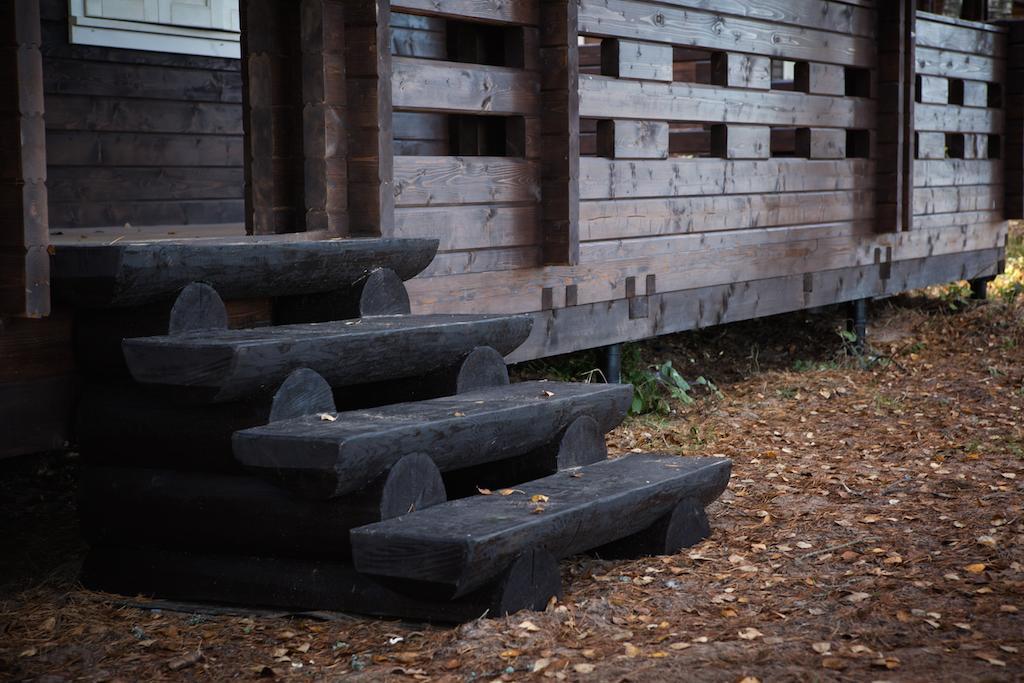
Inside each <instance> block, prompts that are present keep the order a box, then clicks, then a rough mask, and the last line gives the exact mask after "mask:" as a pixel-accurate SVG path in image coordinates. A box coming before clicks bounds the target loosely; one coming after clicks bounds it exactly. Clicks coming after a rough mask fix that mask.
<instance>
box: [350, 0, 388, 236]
mask: <svg viewBox="0 0 1024 683" xmlns="http://www.w3.org/2000/svg"><path fill="white" fill-rule="evenodd" d="M344 4H345V22H346V23H345V49H346V52H345V68H346V70H347V76H348V81H347V86H348V110H349V116H350V118H349V126H348V150H349V158H348V198H349V201H348V208H349V233H350V234H351V235H353V236H356V235H358V236H368V235H390V234H392V233H393V232H394V228H395V193H394V180H393V177H394V141H393V135H392V128H391V126H392V121H391V119H392V99H391V68H392V67H391V44H390V38H391V29H390V26H389V25H390V23H391V7H390V5H391V3H390V2H389V1H388V0H350V1H348V2H345V3H344Z"/></svg>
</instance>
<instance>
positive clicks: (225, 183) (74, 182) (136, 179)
mask: <svg viewBox="0 0 1024 683" xmlns="http://www.w3.org/2000/svg"><path fill="white" fill-rule="evenodd" d="M244 183H245V178H244V173H243V171H242V169H241V168H237V167H231V166H228V167H212V168H211V167H173V166H171V167H156V168H154V167H148V168H147V167H142V166H133V167H128V168H109V167H100V168H94V169H92V170H90V171H89V177H88V182H84V183H83V182H82V171H81V169H77V168H69V167H65V166H54V167H51V168H50V169H49V173H48V177H47V179H46V187H47V191H48V193H49V198H50V202H51V204H52V203H54V202H97V201H116V200H121V201H126V202H136V201H148V200H166V201H173V200H178V199H241V198H242V196H243V186H244Z"/></svg>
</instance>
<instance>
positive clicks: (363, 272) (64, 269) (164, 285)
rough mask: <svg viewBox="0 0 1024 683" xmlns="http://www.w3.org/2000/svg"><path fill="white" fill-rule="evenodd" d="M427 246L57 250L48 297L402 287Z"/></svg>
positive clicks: (211, 244) (422, 261)
mask: <svg viewBox="0 0 1024 683" xmlns="http://www.w3.org/2000/svg"><path fill="white" fill-rule="evenodd" d="M436 250H437V241H436V240H429V239H328V240H317V241H294V240H293V241H284V240H268V239H257V238H238V239H232V240H221V239H218V240H190V241H187V242H186V241H180V242H176V241H159V242H127V241H126V242H119V243H117V244H83V245H77V244H76V245H58V246H56V247H55V248H54V254H53V257H52V259H53V273H54V281H53V291H54V294H55V296H57V297H58V298H59V299H61V300H63V301H65V302H67V303H69V304H71V305H73V306H78V307H88V308H111V307H124V306H138V305H141V304H146V303H150V302H154V301H160V300H168V299H173V298H174V297H175V296H177V294H178V292H179V291H180V290H181V289H182V288H184V287H185V286H187V285H188V284H190V283H192V282H205V283H207V284H209V285H211V286H212V287H213V288H214V289H216V290H217V292H218V293H219V294H220V295H221V297H223V298H224V299H256V298H261V297H282V296H291V295H298V294H308V293H315V292H329V291H332V290H339V289H345V288H347V287H350V286H351V285H352V284H353V283H355V282H356V281H358V280H360V279H361V278H365V277H366V276H367V275H369V274H370V273H371V272H373V271H374V270H378V269H382V268H386V269H390V270H392V271H394V272H395V273H397V274H398V276H399V277H400V278H401V279H402V280H408V279H410V278H412V277H415V276H416V274H417V273H419V272H420V271H422V270H423V269H424V268H426V267H427V265H429V264H430V261H431V260H432V259H433V258H434V253H435V252H436Z"/></svg>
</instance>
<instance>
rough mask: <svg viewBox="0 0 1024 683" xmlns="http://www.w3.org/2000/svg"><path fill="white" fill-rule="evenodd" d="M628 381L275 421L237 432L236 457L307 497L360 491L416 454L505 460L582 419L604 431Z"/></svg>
mask: <svg viewBox="0 0 1024 683" xmlns="http://www.w3.org/2000/svg"><path fill="white" fill-rule="evenodd" d="M631 400H632V387H630V386H628V385H618V384H568V383H563V382H522V383H519V384H513V385H510V386H498V387H491V388H487V389H480V390H476V391H470V392H467V393H464V394H460V395H458V396H453V397H448V398H437V399H432V400H429V401H421V402H418V403H400V404H395V405H391V406H385V407H381V408H376V409H374V410H364V411H352V412H347V413H338V414H332V415H331V417H332V418H334V419H331V420H326V419H324V418H323V417H321V416H319V415H312V416H307V417H301V418H296V419H292V420H285V421H281V422H274V423H272V424H269V425H266V426H263V427H255V428H253V429H247V430H243V431H240V432H238V433H236V434H235V437H234V451H235V457H236V458H237V459H238V460H239V462H241V463H242V464H243V465H245V466H247V467H249V468H253V469H257V470H260V471H264V472H267V473H268V474H273V475H275V476H276V477H277V478H278V479H279V480H280V481H281V483H282V484H284V485H285V486H287V487H288V488H290V489H292V490H293V491H296V492H299V493H301V494H302V495H305V496H312V497H334V496H339V495H344V494H347V493H351V492H353V491H358V490H359V489H361V488H362V487H363V486H365V485H366V484H367V483H368V482H370V481H372V480H373V479H374V478H376V477H378V476H380V474H381V473H382V472H385V471H387V469H388V468H389V467H391V465H392V464H393V463H394V462H396V461H397V460H398V459H399V458H401V457H403V456H405V455H409V454H412V453H421V454H424V455H427V456H429V457H430V458H432V459H433V460H434V462H435V463H436V464H437V466H438V468H439V469H440V470H441V471H450V470H456V469H462V468H466V467H471V466H474V465H480V464H482V463H489V462H495V461H499V460H505V459H507V458H511V457H514V456H517V455H522V454H524V453H527V452H529V451H531V450H533V449H537V448H540V447H542V446H544V445H545V444H548V443H551V442H557V440H558V438H559V436H560V435H561V433H562V432H563V431H564V430H566V429H567V428H569V426H570V425H572V424H573V423H574V421H575V420H577V419H578V418H583V417H589V418H593V419H594V420H595V421H596V422H597V425H598V427H599V429H600V434H604V433H605V432H607V431H610V430H611V429H612V428H614V427H615V426H616V425H617V424H619V422H621V421H622V419H623V418H624V417H625V416H626V411H627V410H628V409H629V404H630V401H631Z"/></svg>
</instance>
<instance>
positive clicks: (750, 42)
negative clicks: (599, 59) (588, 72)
mask: <svg viewBox="0 0 1024 683" xmlns="http://www.w3.org/2000/svg"><path fill="white" fill-rule="evenodd" d="M680 4H684V3H679V2H673V3H671V4H660V3H659V4H654V3H650V2H643V1H642V0H581V1H580V9H579V16H580V33H582V34H586V35H594V36H601V37H617V38H631V39H635V40H648V41H655V42H663V43H672V44H675V45H686V46H692V47H697V48H702V49H707V50H725V51H729V50H731V51H736V52H748V53H752V54H760V55H764V56H771V57H779V58H784V59H791V60H817V59H820V58H822V57H823V56H824V55H827V58H828V60H829V61H833V62H835V63H837V64H845V65H850V66H861V67H871V66H874V64H875V59H876V53H875V51H874V49H873V44H872V41H871V40H870V39H869V38H866V37H860V36H855V35H849V34H846V35H843V34H837V33H832V32H826V31H821V30H818V29H812V28H797V27H789V26H785V25H778V24H772V23H771V22H769V21H762V20H760V19H754V18H747V17H743V16H738V15H732V16H729V15H726V14H724V13H722V12H721V11H720V10H719V9H718V7H717V5H716V6H715V8H714V9H713V10H712V9H708V8H707V5H706V4H704V3H701V6H700V8H695V7H689V8H684V7H680V6H679V5H680ZM737 4H738V3H737ZM815 4H816V5H817V8H816V9H817V10H818V11H817V12H816V13H818V14H820V13H821V9H822V8H823V5H822V4H821V3H815ZM673 5H674V6H673ZM746 12H751V10H746V11H745V12H744V13H746ZM812 12H813V10H812ZM751 13H752V12H751ZM840 14H841V12H840Z"/></svg>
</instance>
